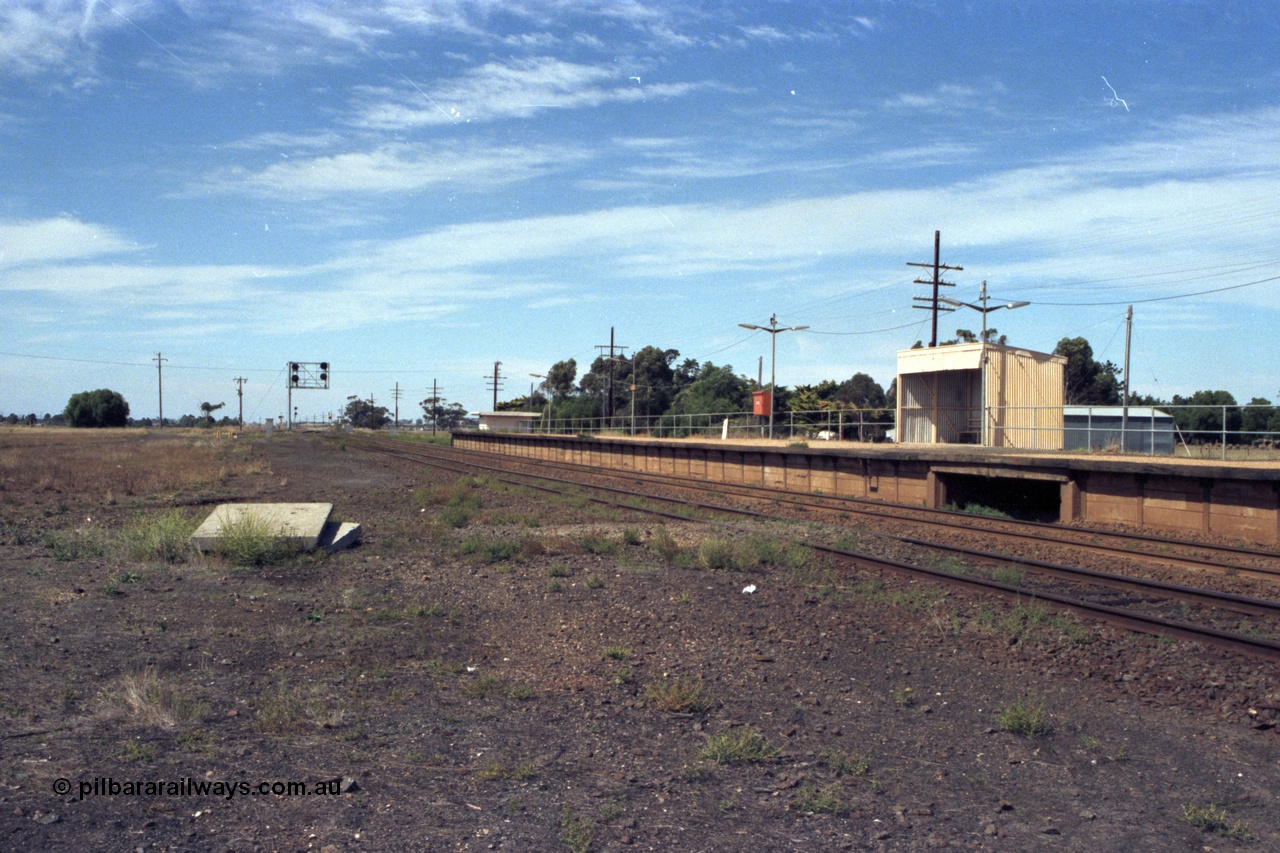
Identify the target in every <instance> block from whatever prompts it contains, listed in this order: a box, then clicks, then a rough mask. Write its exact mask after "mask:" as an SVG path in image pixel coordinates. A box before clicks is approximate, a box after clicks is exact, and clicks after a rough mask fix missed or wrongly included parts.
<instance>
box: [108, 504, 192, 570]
mask: <svg viewBox="0 0 1280 853" xmlns="http://www.w3.org/2000/svg"><path fill="white" fill-rule="evenodd" d="M194 529H195V527H194V525H193V524H192V522H191V520H190V519H188V518H187V517H186V515H184V514H183V513H182V512H181V511H180V510H176V509H175V510H168V511H166V512H161V513H158V514H156V515H152V516H150V517H147V518H143V519H139V520H138V521H136V522H134V523H133V524H132V525H130V526H129V527H127V528H125V529H124V530H123V531H122V532H121V533H120V537H119V541H120V546H121V548H122V549H123V551H124V553H125V554H126V556H128V558H129V559H131V560H136V561H139V562H142V561H146V560H159V561H160V562H163V563H181V562H183V561H184V560H186V558H187V557H188V555H190V553H191V544H190V542H188V538H189V537H190V536H191V531H192V530H194Z"/></svg>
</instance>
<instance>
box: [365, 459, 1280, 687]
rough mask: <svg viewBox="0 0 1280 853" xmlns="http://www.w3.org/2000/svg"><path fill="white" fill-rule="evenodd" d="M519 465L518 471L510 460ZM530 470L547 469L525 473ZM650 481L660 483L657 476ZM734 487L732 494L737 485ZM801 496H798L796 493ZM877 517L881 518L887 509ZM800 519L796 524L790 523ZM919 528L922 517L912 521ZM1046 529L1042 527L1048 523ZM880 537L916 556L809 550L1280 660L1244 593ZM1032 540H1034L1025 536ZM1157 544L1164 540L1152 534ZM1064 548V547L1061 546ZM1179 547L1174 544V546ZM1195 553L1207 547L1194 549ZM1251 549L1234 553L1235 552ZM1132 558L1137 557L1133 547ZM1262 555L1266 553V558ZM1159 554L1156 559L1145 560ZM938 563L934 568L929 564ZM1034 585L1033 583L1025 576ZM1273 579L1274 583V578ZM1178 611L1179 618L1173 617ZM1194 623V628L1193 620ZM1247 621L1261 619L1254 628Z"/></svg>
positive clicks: (610, 496) (570, 490)
mask: <svg viewBox="0 0 1280 853" xmlns="http://www.w3.org/2000/svg"><path fill="white" fill-rule="evenodd" d="M349 443H350V444H351V445H352V446H354V447H357V448H360V449H365V450H369V451H372V452H379V453H385V454H390V455H393V456H397V457H399V458H403V459H408V460H411V461H414V462H418V463H421V464H427V465H431V466H433V467H437V468H442V469H445V470H450V471H453V472H456V473H474V472H482V473H484V474H485V475H487V476H490V477H491V478H492V479H495V480H497V481H500V482H504V483H507V484H510V485H515V486H520V487H524V488H533V489H537V490H540V491H544V492H549V493H554V494H559V495H571V496H574V497H583V496H584V495H583V494H582V490H584V489H585V490H589V491H591V492H594V493H596V494H595V495H594V496H593V495H585V497H587V499H588V500H591V501H593V502H596V503H602V504H607V505H610V506H615V507H621V508H626V509H631V510H635V511H639V512H645V513H650V514H656V515H659V516H662V517H666V518H671V519H677V520H681V521H691V520H696V521H703V522H707V523H724V522H715V521H714V520H712V519H707V518H697V519H691V518H690V516H689V514H688V508H689V507H693V508H694V509H696V510H699V511H702V512H704V513H711V514H716V515H729V516H737V517H739V518H750V519H753V520H756V521H774V520H777V518H778V517H777V516H776V515H773V514H771V513H768V512H761V511H758V510H754V509H748V508H745V507H741V506H726V505H722V504H716V503H710V502H707V501H703V500H691V499H690V498H689V497H688V496H679V495H667V494H657V493H640V492H637V491H636V488H635V486H636V485H637V481H639V482H640V483H643V482H651V483H657V482H661V481H668V484H669V481H670V480H673V479H674V480H678V481H679V485H678V488H681V489H686V490H697V491H701V492H714V493H716V494H725V492H724V488H723V487H724V485H725V484H721V483H707V482H705V481H689V480H688V479H687V478H670V477H654V475H636V474H635V472H618V471H613V470H608V471H605V470H604V469H590V470H588V471H587V472H586V473H589V474H590V476H592V477H595V478H599V477H603V476H606V474H607V475H611V477H612V479H613V481H615V482H616V481H617V480H619V479H625V480H629V481H631V485H630V487H622V486H615V485H607V484H602V483H596V482H587V481H584V480H582V479H581V478H579V479H574V478H571V477H557V476H551V474H550V473H548V469H555V470H557V471H559V472H560V473H569V472H571V471H577V472H579V473H582V469H581V467H580V466H564V465H553V464H547V463H542V462H538V463H529V462H528V461H527V460H522V459H520V458H519V457H512V456H508V455H504V454H487V453H476V452H470V451H457V450H453V449H451V448H444V447H440V446H438V445H419V444H412V443H408V442H404V441H385V440H383V441H379V440H370V439H359V440H349ZM513 462H514V463H517V464H516V465H512V464H511V463H513ZM532 464H536V467H537V468H539V469H541V470H539V471H529V470H527V469H528V468H529V467H531V465H532ZM650 478H652V479H650ZM731 488H732V487H731ZM768 491H769V492H770V494H769V495H768V496H767V497H761V496H759V495H749V494H748V493H747V492H739V493H738V494H739V496H747V497H752V498H753V499H756V500H767V501H769V502H771V503H778V504H782V503H784V502H785V503H791V502H793V500H794V501H795V502H799V503H802V504H803V505H805V506H811V505H810V504H808V503H807V502H805V501H803V500H802V499H800V498H794V499H793V498H789V497H784V496H781V495H774V494H772V492H775V491H777V490H768ZM788 494H793V493H788ZM655 503H656V504H662V503H667V504H673V505H676V506H678V507H680V509H681V510H682V511H679V512H677V511H666V510H661V509H657V508H656V507H655V506H653V504H655ZM820 506H821V508H822V509H831V508H832V507H830V506H828V505H820ZM878 514H881V515H883V514H884V513H883V512H880V513H878ZM787 520H793V519H787ZM912 521H914V519H912ZM1042 526H1043V525H1042ZM966 532H973V533H985V534H987V535H997V536H998V535H1000V532H999V531H990V530H973V529H971V528H966ZM873 535H874V536H876V537H877V538H879V539H881V540H884V541H888V542H892V543H894V544H895V546H897V550H906V551H907V552H908V553H909V554H911V555H914V556H913V558H912V560H911V561H907V560H904V559H898V558H896V557H888V556H884V555H877V554H872V553H869V552H867V551H865V550H850V549H848V548H842V547H836V546H834V545H831V544H827V543H823V542H814V541H803V544H805V545H806V546H808V547H811V548H813V549H815V550H816V551H817V552H819V553H822V554H825V555H827V556H828V557H829V558H831V559H832V560H835V561H837V562H840V563H843V564H848V565H853V566H855V567H857V568H860V569H864V570H870V571H877V572H883V571H891V572H894V573H898V574H904V575H908V576H911V577H914V578H920V577H925V578H929V579H932V580H934V581H936V582H939V583H943V584H947V585H953V586H960V587H966V588H969V589H981V590H985V591H988V592H993V593H995V594H998V595H1001V596H1003V597H1006V598H1014V599H1023V598H1031V599H1034V600H1037V601H1040V602H1043V603H1047V604H1050V605H1053V606H1056V607H1059V608H1064V609H1069V610H1073V611H1076V612H1082V613H1087V614H1090V615H1092V616H1094V617H1096V618H1100V619H1102V620H1104V621H1106V622H1108V623H1111V624H1115V625H1119V626H1122V627H1125V628H1127V629H1130V630H1134V631H1139V632H1143V633H1149V634H1156V635H1164V636H1171V637H1178V638H1181V639H1189V640H1194V641H1196V642H1200V643H1205V644H1208V645H1213V646H1217V647H1221V648H1226V649H1229V650H1231V651H1234V652H1238V653H1243V654H1247V655H1250V656H1253V657H1259V658H1263V659H1266V660H1270V661H1273V662H1280V642H1277V641H1275V640H1271V639H1269V638H1267V637H1265V636H1261V634H1262V633H1263V632H1264V631H1267V630H1269V629H1270V628H1271V627H1272V626H1274V625H1275V624H1276V617H1277V616H1280V602H1277V601H1274V600H1271V599H1264V598H1254V597H1249V596H1242V595H1236V594H1233V593H1228V592H1221V591H1218V590H1211V589H1203V588H1199V587H1192V586H1186V585H1182V584H1174V583H1169V582H1165V581H1159V580H1152V579H1148V578H1141V577H1133V576H1129V575H1121V574H1114V573H1110V572H1102V571H1098V570H1095V569H1088V568H1085V567H1081V566H1073V565H1066V564H1060V563H1053V562H1049V561H1043V560H1036V559H1029V558H1025V557H1015V556H1010V555H1007V554H1002V553H997V552H993V551H988V550H982V549H976V548H971V547H968V546H966V545H958V544H950V543H940V542H934V541H929V540H925V539H919V538H916V537H908V536H899V535H894V534H887V533H874V534H873ZM1017 535H1019V536H1024V537H1025V536H1027V535H1029V534H1026V533H1018V534H1017ZM1145 538H1146V539H1149V540H1154V539H1156V537H1145ZM1055 541H1056V540H1055ZM1175 542H1176V540H1175ZM1190 544H1191V545H1194V546H1196V547H1198V546H1200V544H1201V543H1190ZM1242 550H1246V549H1227V552H1230V553H1237V552H1239V551H1242ZM939 552H942V553H945V554H947V555H949V556H950V557H951V558H958V559H962V560H965V561H968V563H964V564H956V563H954V562H942V563H941V566H940V565H939V564H940V562H941V561H939V559H938V557H937V555H938V553H939ZM1124 553H1125V555H1126V556H1132V554H1130V553H1129V552H1128V551H1127V550H1126V551H1124ZM1249 553H1257V554H1261V555H1263V556H1268V555H1266V553H1265V552H1249ZM1147 556H1153V555H1147ZM1193 562H1194V563H1195V564H1196V568H1198V569H1202V570H1203V569H1205V568H1208V567H1214V568H1218V569H1221V570H1222V571H1224V572H1225V571H1227V570H1229V569H1231V570H1234V571H1237V572H1238V571H1240V570H1241V569H1240V568H1239V567H1235V566H1230V565H1224V564H1214V563H1212V562H1211V561H1209V560H1207V559H1204V558H1197V559H1196V560H1195V561H1193ZM930 563H932V565H930ZM974 566H986V567H992V566H997V567H999V566H1003V567H1008V568H1011V569H1014V570H1016V572H1017V573H1018V579H1017V581H1016V582H1009V581H1008V580H1007V577H1008V575H1006V576H1005V579H996V577H999V575H997V576H996V577H989V576H984V575H982V574H979V573H976V572H975V571H972V568H973V567H974ZM1027 574H1029V575H1031V576H1032V577H1033V578H1034V580H1032V581H1030V582H1028V581H1026V580H1025V575H1027ZM1272 577H1273V579H1274V576H1272ZM1170 614H1172V615H1170ZM1193 618H1194V619H1195V620H1196V621H1188V620H1190V619H1193ZM1244 620H1253V621H1251V622H1248V621H1244ZM1241 624H1245V627H1244V629H1243V631H1240V630H1228V629H1227V628H1224V627H1223V626H1224V625H1229V626H1232V627H1235V628H1238V627H1239V626H1240V625H1241Z"/></svg>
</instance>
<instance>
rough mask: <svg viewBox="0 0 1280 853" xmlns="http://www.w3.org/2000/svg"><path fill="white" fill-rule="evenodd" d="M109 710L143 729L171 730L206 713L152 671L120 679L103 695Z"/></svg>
mask: <svg viewBox="0 0 1280 853" xmlns="http://www.w3.org/2000/svg"><path fill="white" fill-rule="evenodd" d="M103 703H104V705H105V706H106V707H107V708H108V709H109V710H115V711H122V712H123V713H125V714H127V715H128V716H130V717H132V718H134V719H136V720H138V721H140V722H142V723H145V724H146V725H152V726H160V727H162V728H172V727H174V726H175V725H178V724H180V723H187V722H195V721H198V720H200V719H202V718H204V717H205V716H206V715H208V713H209V706H208V705H206V704H205V703H203V702H200V701H198V700H196V699H194V698H192V697H191V696H190V695H189V693H188V692H187V691H186V690H183V689H181V688H180V687H179V686H178V685H176V684H174V683H173V682H171V681H169V680H167V679H162V678H161V677H160V676H159V675H158V674H157V673H156V670H155V668H154V667H147V668H146V669H143V670H142V671H141V672H138V673H131V674H128V675H124V676H121V678H120V681H119V684H118V685H117V687H116V688H115V689H113V690H111V691H108V692H107V693H105V694H104V695H103Z"/></svg>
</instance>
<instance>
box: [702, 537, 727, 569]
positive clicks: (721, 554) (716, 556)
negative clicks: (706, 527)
mask: <svg viewBox="0 0 1280 853" xmlns="http://www.w3.org/2000/svg"><path fill="white" fill-rule="evenodd" d="M697 553H698V556H697V560H696V562H697V564H698V566H699V567H700V568H703V569H710V570H712V571H715V570H717V569H730V568H735V566H734V559H733V556H734V555H733V543H731V542H729V541H728V540H727V539H703V540H702V541H701V542H699V543H698V552H697Z"/></svg>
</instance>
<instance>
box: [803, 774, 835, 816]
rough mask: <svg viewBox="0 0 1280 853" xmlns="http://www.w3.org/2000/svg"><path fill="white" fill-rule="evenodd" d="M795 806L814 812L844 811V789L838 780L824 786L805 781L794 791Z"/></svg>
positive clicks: (832, 812) (833, 812)
mask: <svg viewBox="0 0 1280 853" xmlns="http://www.w3.org/2000/svg"><path fill="white" fill-rule="evenodd" d="M795 802H796V808H797V809H799V810H800V811H802V812H812V813H814V814H840V813H842V812H843V811H844V789H843V788H841V787H840V783H839V782H832V783H831V784H830V785H827V786H826V787H825V788H819V787H818V786H816V785H814V784H811V783H809V782H806V783H805V784H804V785H803V786H801V788H800V790H799V791H797V792H796V801H795Z"/></svg>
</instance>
